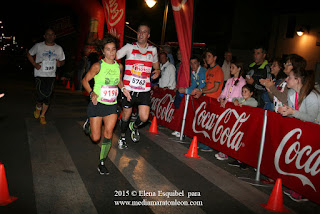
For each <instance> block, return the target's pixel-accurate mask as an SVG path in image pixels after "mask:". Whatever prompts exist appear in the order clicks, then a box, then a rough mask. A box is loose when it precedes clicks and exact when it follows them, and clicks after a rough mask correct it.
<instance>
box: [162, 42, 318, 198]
mask: <svg viewBox="0 0 320 214" xmlns="http://www.w3.org/2000/svg"><path fill="white" fill-rule="evenodd" d="M166 53H168V52H161V53H160V62H161V66H162V68H163V69H161V75H162V76H161V77H160V80H159V82H162V81H165V82H166V83H165V84H164V83H162V85H163V87H162V86H161V85H160V87H161V88H170V89H173V90H175V91H176V98H175V108H179V105H180V101H181V99H182V97H183V96H184V95H185V94H189V95H190V96H192V97H193V98H195V99H198V98H199V97H201V96H207V97H209V98H211V99H216V100H217V101H218V102H219V103H220V107H221V108H225V106H226V104H227V103H228V102H230V103H233V104H234V105H235V106H240V107H241V106H243V105H247V106H251V107H257V108H262V109H266V110H269V111H274V112H277V113H279V114H281V115H282V116H289V117H294V118H297V119H300V120H302V121H308V122H312V123H316V124H319V121H320V92H319V90H317V88H316V87H315V84H316V83H315V72H314V71H313V70H306V66H307V61H306V60H305V59H304V58H303V57H302V56H299V55H297V54H290V55H288V56H286V57H285V58H282V59H281V58H275V59H271V60H270V61H268V60H267V51H266V49H265V48H264V47H262V46H257V47H255V48H254V50H253V62H252V63H251V64H249V65H248V66H244V62H240V61H237V60H234V59H233V56H232V52H231V51H226V52H225V54H224V60H223V61H222V62H223V63H221V66H220V65H219V64H218V59H217V58H218V56H217V54H216V52H215V51H214V50H210V49H207V50H205V51H204V53H203V55H202V57H201V58H200V57H197V56H191V58H190V67H191V77H192V82H191V84H190V86H189V87H187V86H186V84H185V82H184V81H183V79H181V76H182V75H181V74H180V72H182V69H181V64H180V59H181V56H180V51H179V50H178V52H177V58H178V62H177V64H176V66H175V68H176V69H175V71H170V73H171V74H170V78H168V77H167V75H168V74H166V73H167V72H168V73H169V71H167V70H168V69H166V67H167V64H168V63H170V62H169V59H168V57H167V55H166ZM170 53H171V52H170ZM164 56H165V57H164ZM161 58H164V59H165V60H161ZM220 61H221V60H220ZM173 65H174V63H172V64H171V68H172V70H173ZM179 68H180V69H179ZM174 72H175V83H176V85H175V87H173V84H172V82H173V81H172V78H173V75H174ZM172 135H175V136H177V137H180V135H181V133H180V132H178V131H174V132H173V133H172ZM198 147H199V149H200V150H201V151H207V152H211V151H213V150H212V148H210V147H209V146H207V145H204V144H201V143H198ZM215 157H216V158H217V159H218V160H227V159H228V156H227V155H226V154H224V153H222V152H219V153H217V154H216V155H215ZM229 165H231V166H237V167H240V168H241V169H243V170H245V169H247V168H248V166H247V165H246V164H245V163H241V162H240V161H238V160H234V161H232V162H229ZM266 180H267V181H269V182H273V180H272V179H266ZM287 194H288V195H289V196H290V198H292V199H293V200H295V201H304V200H305V199H304V198H302V196H301V195H299V194H298V193H296V192H294V191H292V190H289V192H287Z"/></svg>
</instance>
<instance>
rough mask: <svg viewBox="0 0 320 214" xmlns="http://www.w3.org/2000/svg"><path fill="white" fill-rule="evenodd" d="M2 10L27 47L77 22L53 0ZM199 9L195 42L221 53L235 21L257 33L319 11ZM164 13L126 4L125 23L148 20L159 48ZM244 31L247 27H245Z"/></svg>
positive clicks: (288, 6) (279, 5)
mask: <svg viewBox="0 0 320 214" xmlns="http://www.w3.org/2000/svg"><path fill="white" fill-rule="evenodd" d="M209 3H210V5H209ZM312 3H313V4H312ZM1 8H2V11H1V13H0V18H1V20H2V21H3V22H4V27H5V33H6V34H8V35H15V36H16V38H17V41H18V42H20V43H22V44H26V45H28V44H30V43H32V39H34V38H38V39H39V38H41V36H42V35H43V31H42V28H43V26H44V25H45V24H46V23H47V22H49V21H52V20H55V19H58V18H61V17H64V16H71V17H73V18H74V19H75V20H76V19H77V16H76V13H75V12H74V11H73V9H72V8H70V7H69V6H66V5H63V4H57V3H54V2H53V0H28V1H6V3H2V6H1ZM196 9H197V10H196V12H195V19H196V25H195V26H194V27H195V35H194V41H195V42H205V43H206V44H207V45H208V46H215V47H220V48H221V49H226V48H228V44H229V42H230V40H231V39H233V38H232V33H233V32H232V24H233V22H234V19H235V17H236V18H238V17H241V19H242V20H248V22H252V24H251V25H250V28H253V29H254V28H255V27H256V26H258V25H267V26H269V25H270V24H271V18H272V15H274V14H282V13H291V12H310V11H315V10H319V9H318V8H317V7H316V6H315V5H314V2H312V1H308V0H307V1H303V3H299V4H296V3H293V2H292V1H287V0H285V1H274V0H270V1H266V0H263V1H252V0H250V1H245V0H244V1H239V0H230V1H204V0H198V4H197V5H196ZM163 11H164V1H158V3H157V4H156V5H155V7H154V8H152V9H150V8H148V7H147V6H146V4H145V3H144V0H127V1H126V21H128V22H129V23H130V26H131V27H132V28H134V29H136V27H137V25H138V23H140V22H141V21H144V20H148V21H149V22H150V25H151V30H152V31H151V38H150V39H151V41H153V42H154V43H156V44H159V43H160V40H161V30H162V19H163ZM259 11H261V12H259ZM244 22H245V21H244ZM243 24H245V23H243ZM75 25H76V24H75ZM244 27H247V26H246V25H244ZM258 29H259V28H258ZM125 30H126V35H128V36H133V37H135V35H134V34H132V32H131V31H130V30H128V29H125ZM268 33H269V32H268V29H265V34H268ZM241 39H245V38H241ZM261 39H262V40H268V37H267V36H264V37H263V38H261ZM166 41H177V38H176V31H175V24H174V19H173V15H172V9H171V7H169V13H168V22H167V30H166ZM240 48H245V47H240ZM248 48H251V47H248Z"/></svg>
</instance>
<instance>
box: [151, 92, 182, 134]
mask: <svg viewBox="0 0 320 214" xmlns="http://www.w3.org/2000/svg"><path fill="white" fill-rule="evenodd" d="M175 96H176V93H175V92H174V91H173V90H169V89H167V90H163V89H161V88H157V90H152V91H151V110H150V117H149V119H150V120H152V118H153V117H154V116H156V118H157V123H158V124H159V125H162V126H165V127H168V128H169V129H173V130H176V131H180V129H181V124H182V117H183V111H181V110H179V111H178V110H176V109H174V105H173V102H174V98H175ZM181 106H184V101H182V103H181ZM180 109H183V108H180Z"/></svg>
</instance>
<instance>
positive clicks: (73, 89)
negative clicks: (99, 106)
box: [71, 83, 76, 91]
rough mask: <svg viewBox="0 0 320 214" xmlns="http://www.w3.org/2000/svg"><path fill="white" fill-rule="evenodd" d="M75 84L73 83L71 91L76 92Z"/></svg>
mask: <svg viewBox="0 0 320 214" xmlns="http://www.w3.org/2000/svg"><path fill="white" fill-rule="evenodd" d="M74 85H75V84H74V83H73V84H72V87H71V91H75V90H76V89H75V88H74V87H75V86H74Z"/></svg>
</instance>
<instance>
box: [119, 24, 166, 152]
mask: <svg viewBox="0 0 320 214" xmlns="http://www.w3.org/2000/svg"><path fill="white" fill-rule="evenodd" d="M149 37H150V27H149V26H148V25H147V24H140V25H139V27H138V33H137V42H135V43H133V44H126V45H125V46H124V47H122V48H121V49H120V50H119V51H118V52H117V59H121V58H123V57H124V56H126V61H125V72H124V77H123V84H124V88H125V89H127V90H129V91H130V94H131V98H132V99H131V100H130V101H128V100H127V99H126V97H125V96H124V95H122V107H123V111H122V118H121V125H120V127H121V134H120V138H119V148H120V149H124V148H127V144H126V139H125V133H126V131H127V129H128V126H129V128H130V131H131V139H132V141H133V142H135V143H136V142H138V141H139V140H140V136H139V132H138V127H139V126H140V125H142V124H143V123H144V122H146V121H147V120H148V118H149V113H150V104H151V97H150V90H151V87H150V75H151V71H152V68H154V71H153V72H152V73H154V75H153V76H152V79H156V78H158V76H159V75H160V64H159V62H158V55H157V49H156V47H154V46H152V45H150V44H148V39H149ZM121 91H123V88H122V89H121ZM134 105H136V106H138V111H139V117H138V118H137V120H136V121H135V122H131V123H130V124H129V119H130V116H131V113H132V107H133V106H134Z"/></svg>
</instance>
